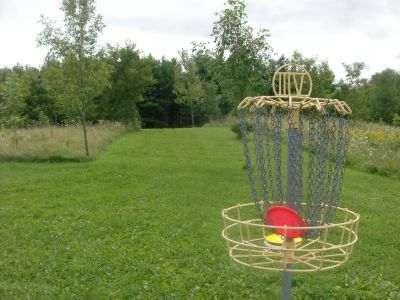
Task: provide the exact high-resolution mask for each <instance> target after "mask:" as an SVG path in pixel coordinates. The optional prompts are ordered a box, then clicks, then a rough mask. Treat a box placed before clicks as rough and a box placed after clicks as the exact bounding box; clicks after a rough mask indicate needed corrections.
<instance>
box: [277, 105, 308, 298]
mask: <svg viewBox="0 0 400 300" xmlns="http://www.w3.org/2000/svg"><path fill="white" fill-rule="evenodd" d="M299 118H300V112H299V110H292V111H291V112H290V113H289V128H288V160H287V180H286V206H288V207H290V208H292V209H295V210H299V209H301V201H302V199H301V198H302V178H303V172H302V166H301V160H300V158H299V156H301V155H302V152H301V145H300V143H301V141H300V130H299V121H300V120H299ZM299 152H300V153H299ZM285 234H286V230H285ZM285 239H286V242H285V243H284V247H285V248H286V249H293V248H294V247H295V243H294V240H293V239H288V238H287V237H286V236H285ZM292 256H293V251H287V250H286V251H285V252H284V263H285V268H286V269H287V270H290V269H291V264H290V261H291V258H292ZM282 280H283V282H282V299H283V300H290V297H291V290H292V272H290V271H289V272H288V271H284V272H283V279H282Z"/></svg>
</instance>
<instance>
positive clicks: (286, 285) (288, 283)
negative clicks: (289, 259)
mask: <svg viewBox="0 0 400 300" xmlns="http://www.w3.org/2000/svg"><path fill="white" fill-rule="evenodd" d="M290 267H291V266H290V264H288V265H287V266H286V268H288V269H290ZM291 291H292V272H287V271H285V272H283V279H282V300H290V297H291Z"/></svg>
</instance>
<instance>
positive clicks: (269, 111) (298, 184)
mask: <svg viewBox="0 0 400 300" xmlns="http://www.w3.org/2000/svg"><path fill="white" fill-rule="evenodd" d="M247 111H251V113H250V117H251V118H250V119H251V122H252V125H253V129H254V134H253V143H254V157H255V166H256V167H257V171H256V172H254V170H253V166H252V160H251V157H252V156H251V150H250V147H249V139H248V132H247V127H246V126H247V125H246V120H247V118H248V112H247ZM284 113H285V114H284ZM296 114H298V115H296ZM283 116H286V121H287V123H286V124H285V126H283ZM304 120H308V126H307V127H306V128H308V134H307V140H308V141H307V143H305V141H304V136H303V133H304V131H305V130H306V129H305V128H304V124H303V122H304ZM240 130H241V133H242V142H243V147H244V148H243V149H244V155H245V162H246V167H247V175H248V177H249V183H250V188H251V193H252V197H253V200H254V203H255V205H256V208H257V211H258V213H259V216H260V218H261V220H262V221H263V223H264V224H265V223H266V221H265V218H264V213H265V211H264V210H263V207H265V209H269V208H270V206H271V205H272V203H274V204H275V205H283V203H285V205H286V206H288V207H290V208H292V209H294V210H296V211H297V212H298V213H299V215H300V216H301V215H304V218H305V220H306V222H307V225H308V226H317V225H324V224H329V223H331V222H332V220H333V218H334V216H335V210H336V207H337V206H338V204H339V201H340V194H341V191H342V186H343V177H344V170H345V165H346V159H347V156H346V154H347V149H348V145H349V117H348V116H347V115H346V116H343V115H341V114H339V113H337V112H336V111H335V110H333V109H332V110H331V111H330V110H329V109H327V111H326V113H325V114H321V113H320V112H317V111H311V112H310V113H309V114H307V115H306V116H303V113H302V111H301V109H300V110H299V111H296V112H295V110H284V109H282V108H280V107H268V106H263V107H260V108H256V109H254V107H253V109H250V110H247V109H242V110H240ZM283 130H285V131H287V132H286V136H287V171H286V193H285V194H284V193H283V191H282V179H283V174H282V152H283V149H282V148H283V147H282V142H283V138H282V137H283V135H282V131H283ZM303 145H306V148H308V151H304V149H303ZM304 155H308V161H306V162H307V164H308V165H306V166H304V162H303V156H304ZM304 171H307V172H306V173H307V176H306V179H307V183H306V184H307V189H306V191H305V192H304V196H303V172H304ZM255 174H256V176H257V180H256V178H255ZM257 183H258V184H257ZM257 189H259V191H261V196H262V200H263V203H264V205H262V202H261V201H260V199H259V198H258V192H257ZM304 197H305V198H306V201H305V202H306V206H305V209H304V211H303V212H302V202H303V198H304ZM318 234H319V231H309V232H307V234H306V235H305V238H310V237H314V236H316V235H318Z"/></svg>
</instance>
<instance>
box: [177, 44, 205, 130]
mask: <svg viewBox="0 0 400 300" xmlns="http://www.w3.org/2000/svg"><path fill="white" fill-rule="evenodd" d="M174 87H175V94H176V99H175V102H176V103H178V104H185V105H188V106H189V107H190V115H191V120H192V127H194V115H193V106H194V105H195V104H199V103H201V102H203V101H204V98H205V91H204V88H203V84H202V82H201V80H200V77H199V75H198V74H197V66H196V64H195V62H194V61H193V58H192V57H190V56H189V55H188V53H187V51H185V50H182V52H181V53H180V60H179V62H178V66H177V68H176V73H175V86H174Z"/></svg>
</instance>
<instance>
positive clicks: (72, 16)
mask: <svg viewBox="0 0 400 300" xmlns="http://www.w3.org/2000/svg"><path fill="white" fill-rule="evenodd" d="M61 10H62V11H63V13H64V27H63V28H59V27H57V26H56V25H55V23H54V22H52V21H50V20H49V19H47V18H45V17H43V16H42V18H41V21H40V22H41V23H42V24H43V26H44V30H43V31H42V32H41V33H40V34H39V36H38V45H39V46H49V47H50V51H49V53H48V56H47V60H48V61H53V63H52V64H51V68H49V71H50V73H51V75H52V76H53V77H52V79H53V80H50V81H49V84H50V86H52V88H53V90H54V91H56V92H57V94H58V99H59V100H60V101H61V103H62V104H64V105H65V106H66V107H69V108H72V110H75V111H76V112H78V114H79V120H80V123H81V126H82V130H83V139H84V144H85V153H86V156H89V144H88V137H87V130H86V118H87V113H88V111H89V109H90V107H91V106H92V105H93V99H94V98H95V97H96V96H98V95H99V94H100V93H101V92H102V90H103V89H104V88H105V87H106V86H107V85H108V75H109V72H110V68H109V66H108V65H107V64H106V63H105V62H104V60H102V59H101V57H100V53H99V52H98V49H97V39H98V36H99V34H100V33H101V31H102V30H103V28H104V24H103V22H102V17H101V16H100V15H96V13H95V10H96V5H95V0H63V1H62V5H61ZM54 62H56V63H54ZM57 68H59V69H58V70H57ZM48 78H49V77H48ZM50 78H51V76H50Z"/></svg>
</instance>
